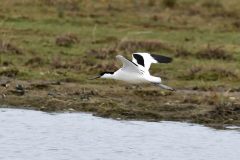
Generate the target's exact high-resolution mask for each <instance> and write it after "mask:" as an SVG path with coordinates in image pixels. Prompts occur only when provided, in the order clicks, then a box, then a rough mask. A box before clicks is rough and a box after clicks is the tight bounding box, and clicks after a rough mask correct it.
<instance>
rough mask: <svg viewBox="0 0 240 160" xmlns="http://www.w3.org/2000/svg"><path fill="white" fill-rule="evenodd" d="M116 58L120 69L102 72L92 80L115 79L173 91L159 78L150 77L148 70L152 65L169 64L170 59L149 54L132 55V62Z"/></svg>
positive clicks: (119, 57)
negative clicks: (120, 63) (120, 66)
mask: <svg viewBox="0 0 240 160" xmlns="http://www.w3.org/2000/svg"><path fill="white" fill-rule="evenodd" d="M116 58H117V59H118V60H120V61H121V62H122V64H123V66H122V68H120V69H118V70H117V71H115V72H102V73H101V74H100V75H98V76H97V77H94V78H92V79H96V78H106V79H115V80H121V81H125V82H128V83H132V84H144V83H150V84H154V85H157V86H159V87H161V88H163V89H167V90H171V91H174V89H173V88H171V87H169V86H167V85H164V84H162V80H161V78H160V77H155V76H152V75H151V74H150V73H149V68H150V66H151V64H152V63H170V62H171V61H172V58H170V57H166V56H162V55H156V54H149V53H133V54H132V61H130V60H128V59H126V58H124V57H123V56H122V55H117V56H116Z"/></svg>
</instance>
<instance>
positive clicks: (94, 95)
mask: <svg viewBox="0 0 240 160" xmlns="http://www.w3.org/2000/svg"><path fill="white" fill-rule="evenodd" d="M239 97H240V92H236V91H235V92H228V91H224V92H223V91H222V92H221V91H217V92H216V91H215V92H213V91H194V90H183V89H178V90H177V91H175V92H169V91H164V90H161V89H160V88H156V87H155V86H142V87H141V88H139V87H135V86H130V85H127V84H122V83H119V82H116V83H113V84H101V85H100V84H94V83H93V84H81V83H66V82H60V81H21V80H14V79H9V78H8V79H4V78H2V79H1V81H0V105H1V106H2V107H14V108H29V109H35V110H41V111H45V112H79V111H81V112H91V113H93V114H94V115H96V116H101V117H108V118H114V119H134V120H145V121H161V120H171V121H186V122H193V123H199V124H204V125H207V126H211V127H214V128H224V127H225V126H227V125H236V126H240V98H239Z"/></svg>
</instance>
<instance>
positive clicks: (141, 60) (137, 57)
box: [133, 54, 144, 67]
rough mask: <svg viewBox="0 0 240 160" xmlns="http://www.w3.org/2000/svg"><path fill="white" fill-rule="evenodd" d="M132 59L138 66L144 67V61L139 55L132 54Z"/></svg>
mask: <svg viewBox="0 0 240 160" xmlns="http://www.w3.org/2000/svg"><path fill="white" fill-rule="evenodd" d="M133 57H134V58H135V59H136V60H137V63H138V64H139V65H142V66H143V67H144V59H143V57H142V56H141V55H139V54H133Z"/></svg>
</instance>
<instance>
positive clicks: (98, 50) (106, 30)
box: [0, 0, 240, 124]
mask: <svg viewBox="0 0 240 160" xmlns="http://www.w3.org/2000/svg"><path fill="white" fill-rule="evenodd" d="M0 19H1V21H0V22H1V23H0V76H1V79H6V77H7V79H8V80H9V84H10V87H13V88H11V89H6V88H5V85H3V86H1V94H2V95H3V94H4V96H2V97H5V101H3V100H1V101H2V102H1V103H2V104H3V103H4V104H11V103H14V102H13V99H14V98H12V99H11V98H10V99H11V100H10V99H9V100H6V98H8V97H11V96H13V95H14V94H13V93H12V92H11V91H9V90H14V87H15V85H16V82H19V83H20V84H25V83H26V84H25V86H24V87H26V86H28V85H31V84H32V83H35V82H39V81H41V82H42V81H59V82H61V83H63V84H64V85H63V86H62V87H63V88H65V87H69V86H68V85H66V84H68V83H70V84H74V85H76V86H77V87H80V88H84V86H85V88H88V89H89V90H94V88H98V92H100V93H101V92H103V93H104V96H105V98H106V97H109V98H108V100H109V102H107V103H109V104H108V105H109V107H110V108H111V107H112V108H114V106H118V107H119V106H120V108H121V104H120V103H119V101H120V100H119V99H118V98H119V97H121V98H122V99H125V100H126V101H124V105H127V104H129V105H130V106H126V108H127V107H129V108H130V109H128V110H127V111H126V114H127V113H129V114H130V113H131V111H132V112H133V113H134V114H136V116H135V117H134V116H133V117H134V118H139V119H141V116H140V115H141V113H140V112H138V109H136V108H135V107H136V106H141V107H143V111H144V108H151V109H150V110H152V112H153V113H152V114H150V113H149V115H151V116H152V117H156V115H155V114H158V115H161V116H163V117H164V115H165V116H167V117H171V116H169V114H165V111H162V110H161V109H158V107H160V108H161V107H162V105H160V104H164V103H171V102H172V101H173V100H174V99H175V98H176V97H177V99H178V100H179V101H180V102H181V103H183V104H184V103H186V104H189V103H190V104H193V105H199V106H202V107H203V106H211V107H210V108H208V109H207V110H208V111H210V110H212V109H213V108H214V107H217V106H219V104H220V103H219V102H221V106H225V107H227V108H228V109H229V105H225V104H227V103H228V102H230V103H231V104H232V102H231V100H230V101H229V98H223V99H221V98H217V99H216V100H215V102H212V103H210V105H209V104H206V99H205V98H202V97H201V96H202V95H201V94H204V95H206V97H208V92H211V94H213V95H215V94H216V95H218V96H217V97H219V96H220V97H222V96H223V97H224V95H225V94H226V93H229V92H239V90H240V83H239V80H240V63H239V61H240V46H239V37H240V20H239V19H240V3H239V2H238V0H219V1H207V0H198V1H194V0H162V1H156V0H146V1H141V2H140V1H135V0H132V1H131V0H130V1H127V0H126V1H120V0H119V1H118V0H116V1H114V2H113V1H108V0H102V1H94V0H92V1H80V0H79V1H78V0H68V1H63V0H57V1H52V0H50V1H47V0H33V1H32V0H24V1H14V0H2V2H1V4H0ZM144 51H147V52H151V53H157V54H163V55H167V56H170V57H173V58H174V61H173V62H172V63H171V64H167V65H166V64H160V65H153V67H152V68H151V73H152V74H153V75H156V76H161V77H162V79H163V82H164V83H166V84H168V85H170V86H173V87H174V88H176V89H178V90H180V91H185V90H188V91H189V90H190V91H192V92H190V93H194V94H190V93H185V92H184V93H181V92H176V93H174V94H173V95H172V94H171V95H170V96H166V97H165V96H163V97H164V98H163V97H162V98H161V96H162V94H166V95H168V94H170V93H168V92H164V91H161V90H160V91H159V90H158V89H153V88H151V87H150V88H149V87H146V88H145V90H142V91H141V90H140V91H139V90H137V89H132V90H127V92H129V93H128V94H125V92H126V90H125V89H124V88H125V87H126V86H125V85H123V84H121V83H119V82H113V81H108V80H96V81H91V82H89V80H87V78H89V77H92V76H94V75H96V74H98V73H99V72H101V71H104V70H108V71H114V70H116V69H117V68H118V67H119V66H121V64H120V63H116V62H115V56H116V55H117V54H122V55H124V56H126V57H128V58H131V53H132V52H144ZM115 84H116V85H115ZM111 86H112V87H111ZM116 86H121V87H123V89H119V87H116ZM106 88H108V92H105V91H104V90H105V89H106ZM127 88H128V87H127ZM67 89H68V88H65V89H64V90H67ZM152 89H153V90H152ZM30 90H32V91H31V92H29V93H32V92H33V91H34V92H33V93H34V94H36V95H38V94H39V97H41V98H42V99H44V98H46V97H47V94H40V93H41V90H39V89H36V88H34V89H32V88H31V89H30ZM193 90H194V91H193ZM195 91H198V92H197V93H196V94H195ZM45 92H46V93H47V92H48V89H46V88H45V89H44V93H45ZM57 92H60V93H61V91H60V90H57ZM145 92H147V93H145ZM155 92H156V95H154V97H155V98H159V97H160V98H159V100H158V101H157V103H155V102H154V99H151V96H149V95H148V94H150V95H151V94H155ZM113 93H117V94H116V95H115V96H112V94H113ZM26 94H27V95H28V93H26ZM135 94H140V95H137V96H139V97H136V95H135ZM176 94H182V95H179V96H177V95H176ZM83 95H84V94H83V93H82V92H80V93H79V95H78V96H80V97H81V96H83ZM120 95H121V96H120ZM184 95H185V98H184ZM237 95H238V94H230V95H228V96H227V97H233V98H232V99H235V100H234V105H235V103H238V102H239V98H238V97H239V96H237ZM15 96H17V97H18V95H15ZM148 96H149V98H150V99H148ZM186 96H187V98H186ZM67 97H68V98H69V99H72V97H71V96H67ZM73 97H74V96H73ZM129 97H132V98H131V100H132V101H134V102H135V103H136V101H138V103H139V104H135V103H130V100H128V99H129ZM19 98H20V99H21V96H20V97H18V98H16V97H15V99H16V102H15V104H13V105H18V104H24V105H28V103H29V105H31V103H32V104H33V105H34V104H35V102H34V99H33V101H32V102H31V103H30V101H31V100H27V98H23V99H25V100H24V101H25V103H24V102H21V103H20V101H17V99H19ZM95 98H97V99H98V100H96V101H98V103H96V104H94V103H93V104H92V103H90V102H91V99H94V96H93V97H92V98H89V100H86V101H84V103H88V101H89V103H88V105H87V106H88V107H89V108H88V107H86V109H77V110H91V107H90V106H91V104H92V105H100V104H101V103H105V101H106V99H105V98H103V99H102V98H101V96H100V97H98V96H95ZM60 99H61V98H60ZM146 99H147V100H146ZM210 99H211V96H210ZM220 99H221V100H220ZM230 99H231V98H230ZM73 100H74V99H73ZM17 102H18V103H17ZM27 102H28V103H27ZM40 104H41V103H40ZM40 104H35V105H37V106H38V107H40V108H41V106H39V105H40ZM131 104H132V108H131ZM173 104H174V103H173ZM175 104H178V102H176V103H175ZM80 105H81V104H80ZM42 106H44V105H42ZM100 106H101V105H100ZM134 106H135V107H134ZM173 106H174V105H173ZM177 106H179V105H176V106H175V107H177ZM45 107H46V106H45ZM118 107H116V108H118ZM70 108H72V107H70ZM73 108H74V107H73ZM152 108H154V109H152ZM180 108H181V107H180ZM190 108H191V107H190ZM230 108H231V107H230ZM228 109H227V110H228ZM46 110H48V109H46ZM49 110H51V109H49ZM60 110H61V109H60ZM180 110H181V109H180ZM180 110H178V109H175V111H176V112H175V114H176V115H177V114H178V113H180ZM201 110H205V107H203V108H201V107H200V108H198V110H196V112H197V111H199V113H202V112H201ZM110 111H111V112H113V109H112V110H110ZM110 111H109V113H107V114H110V115H112V114H111V113H110ZM135 111H136V112H135ZM190 111H191V110H189V112H190ZM113 113H114V112H113ZM204 113H207V112H204ZM233 113H234V115H235V114H239V110H234V111H233ZM107 114H103V115H107ZM138 114H140V115H139V116H140V117H138ZM153 114H154V115H153ZM116 115H118V114H116ZM119 115H123V114H119ZM176 115H175V116H176ZM182 115H186V113H185V112H184V114H182ZM151 116H149V119H151V118H152V117H151ZM161 116H160V117H161ZM110 117H114V116H110ZM115 117H117V116H115ZM119 117H121V116H119ZM123 117H124V116H123ZM126 117H127V118H129V117H130V118H131V116H126ZM157 117H158V116H157ZM173 117H174V116H173ZM142 118H143V117H142ZM165 118H166V117H164V118H159V117H158V118H155V119H165ZM197 118H198V117H197ZM143 119H144V118H143ZM145 119H148V118H146V117H145ZM153 119H154V118H153ZM166 119H167V118H166ZM172 119H178V118H176V117H175V118H172ZM180 119H184V118H180ZM186 119H188V118H185V119H184V120H186ZM190 119H192V118H190ZM210 119H211V118H210ZM212 119H214V116H212ZM216 119H217V118H216ZM230 119H233V118H232V117H231V118H230ZM235 119H236V120H239V118H235ZM196 121H197V120H196ZM219 121H220V120H219ZM222 121H223V120H222ZM209 123H210V122H209ZM235 124H236V123H235ZM237 124H239V121H237Z"/></svg>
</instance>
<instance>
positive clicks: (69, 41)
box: [55, 33, 79, 47]
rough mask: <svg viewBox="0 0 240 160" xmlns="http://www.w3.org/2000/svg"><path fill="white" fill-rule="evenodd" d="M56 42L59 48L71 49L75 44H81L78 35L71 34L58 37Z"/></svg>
mask: <svg viewBox="0 0 240 160" xmlns="http://www.w3.org/2000/svg"><path fill="white" fill-rule="evenodd" d="M55 42H56V44H57V45H58V46H62V47H71V46H72V45H73V44H76V43H78V42H79V38H78V37H77V35H75V34H72V33H69V34H65V35H61V36H58V37H57V38H56V40H55Z"/></svg>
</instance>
